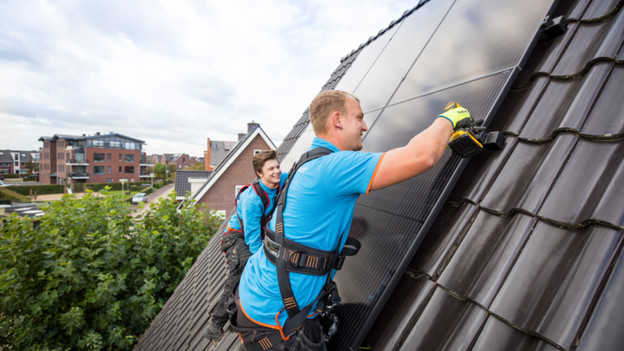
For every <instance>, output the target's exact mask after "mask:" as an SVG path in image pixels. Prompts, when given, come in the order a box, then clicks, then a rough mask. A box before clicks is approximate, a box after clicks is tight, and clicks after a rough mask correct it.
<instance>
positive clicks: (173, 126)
mask: <svg viewBox="0 0 624 351" xmlns="http://www.w3.org/2000/svg"><path fill="white" fill-rule="evenodd" d="M413 6H414V4H410V3H407V2H405V1H392V2H381V1H374V0H357V1H356V0H349V1H342V2H340V1H329V0H323V1H315V2H310V3H307V4H304V3H302V2H300V1H278V0H268V1H262V2H258V1H251V0H241V1H235V2H225V1H216V0H215V1H207V2H204V1H192V0H184V1H182V0H178V1H165V0H163V1H142V2H128V1H122V0H115V1H105V2H104V1H96V0H91V1H82V2H74V1H50V2H48V1H45V0H8V1H6V0H5V1H2V2H0V77H2V83H0V125H2V130H3V133H2V135H3V137H2V140H1V142H0V148H8V149H37V148H38V147H39V146H40V145H41V143H40V142H38V141H37V139H38V138H39V137H40V136H44V135H46V136H50V135H54V134H83V133H86V134H93V133H95V132H97V131H100V132H104V133H105V132H109V131H113V132H116V133H120V134H125V135H128V136H131V137H134V138H137V139H141V140H144V141H146V142H147V145H146V146H145V148H144V150H145V151H146V152H148V153H164V152H172V153H173V152H186V153H189V154H191V155H195V156H200V155H201V154H202V152H203V150H204V149H205V147H206V146H205V144H206V138H207V137H210V138H211V139H213V140H236V134H237V133H239V132H245V131H246V125H247V123H248V122H250V121H251V120H254V121H256V122H259V123H260V124H261V125H262V127H263V129H264V130H265V131H266V132H267V133H268V135H269V136H270V137H271V138H272V139H273V141H274V142H275V143H276V144H277V145H279V143H281V140H282V138H283V137H284V136H285V135H286V134H287V133H288V132H289V131H290V130H291V128H292V126H293V124H294V123H295V122H296V121H297V120H298V119H299V117H300V116H301V114H302V113H303V111H304V110H305V109H306V107H307V104H308V103H309V101H310V100H311V99H312V98H313V97H314V95H315V94H316V93H317V92H318V91H319V90H320V89H321V87H322V85H323V84H324V83H325V82H326V81H327V79H328V78H329V77H330V74H331V73H332V72H333V70H334V69H335V68H336V67H337V66H338V64H339V60H340V58H342V57H344V56H345V55H347V54H348V53H349V52H351V50H353V49H355V48H357V47H358V46H359V45H360V43H362V42H365V41H366V40H367V39H368V38H369V37H370V36H373V35H375V34H377V32H378V31H379V30H380V29H383V28H385V27H386V26H387V25H388V24H389V23H390V21H392V20H394V19H396V18H399V17H400V16H401V14H402V13H403V11H405V10H407V9H409V8H411V7H413Z"/></svg>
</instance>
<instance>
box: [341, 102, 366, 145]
mask: <svg viewBox="0 0 624 351" xmlns="http://www.w3.org/2000/svg"><path fill="white" fill-rule="evenodd" d="M345 105H346V113H345V114H344V115H342V116H341V119H342V121H341V123H342V128H343V132H344V144H345V146H346V147H345V148H346V150H351V151H358V150H362V135H363V134H364V132H365V131H367V130H368V127H367V126H366V123H365V122H364V113H363V112H362V107H361V106H360V103H359V102H357V100H355V99H354V98H352V97H348V98H347V100H346V102H345Z"/></svg>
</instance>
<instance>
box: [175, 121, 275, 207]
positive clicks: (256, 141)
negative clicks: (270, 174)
mask: <svg viewBox="0 0 624 351" xmlns="http://www.w3.org/2000/svg"><path fill="white" fill-rule="evenodd" d="M268 149H272V150H275V149H276V147H275V145H274V144H273V142H272V141H271V139H270V138H269V137H268V136H267V135H266V133H265V132H264V130H263V129H262V127H260V124H258V123H255V122H251V123H247V133H246V134H244V137H243V136H241V137H240V140H239V141H238V143H237V144H236V146H235V147H234V148H233V149H232V150H231V151H230V152H229V153H228V155H227V156H226V158H225V159H224V160H223V161H221V163H220V164H219V165H218V166H217V168H215V169H214V171H212V174H211V175H210V178H209V179H208V181H207V182H206V183H205V184H204V185H203V186H202V187H201V188H199V190H198V191H197V192H196V193H195V194H194V195H193V196H192V199H193V200H195V201H196V203H197V204H206V205H207V206H208V208H209V209H211V210H214V211H216V213H217V214H219V215H220V216H224V217H227V216H229V215H230V214H231V211H232V208H233V207H234V197H235V196H236V194H237V193H238V190H239V189H240V188H241V187H242V186H244V185H246V184H249V183H250V182H251V181H253V180H254V179H255V178H256V176H255V174H254V171H253V166H252V165H251V158H252V156H253V155H255V154H257V153H258V152H260V151H262V150H268ZM206 159H208V157H206ZM180 195H181V194H180Z"/></svg>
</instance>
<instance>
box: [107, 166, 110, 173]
mask: <svg viewBox="0 0 624 351" xmlns="http://www.w3.org/2000/svg"><path fill="white" fill-rule="evenodd" d="M106 170H107V171H108V172H107V173H108V174H111V166H108V167H106Z"/></svg>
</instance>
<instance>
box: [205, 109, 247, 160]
mask: <svg viewBox="0 0 624 351" xmlns="http://www.w3.org/2000/svg"><path fill="white" fill-rule="evenodd" d="M252 123H253V121H252ZM245 136H247V134H243V135H242V137H243V138H244V137H245ZM240 138H241V135H240V134H239V141H240ZM237 143H238V141H217V140H210V138H208V141H207V143H206V146H207V149H206V151H205V152H204V166H205V169H206V170H207V171H212V170H214V169H215V168H216V167H217V166H218V165H219V163H221V161H223V160H224V159H225V157H226V156H227V155H228V154H229V153H230V151H231V150H232V149H233V148H234V147H235V146H236V144H237Z"/></svg>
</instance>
